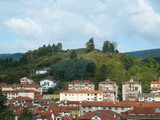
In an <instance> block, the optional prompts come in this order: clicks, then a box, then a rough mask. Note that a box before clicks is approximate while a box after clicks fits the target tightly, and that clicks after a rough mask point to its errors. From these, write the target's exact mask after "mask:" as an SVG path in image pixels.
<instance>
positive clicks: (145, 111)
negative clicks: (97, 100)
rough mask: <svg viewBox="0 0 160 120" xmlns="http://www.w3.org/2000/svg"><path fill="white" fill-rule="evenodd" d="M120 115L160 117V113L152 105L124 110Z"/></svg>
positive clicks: (150, 119)
mask: <svg viewBox="0 0 160 120" xmlns="http://www.w3.org/2000/svg"><path fill="white" fill-rule="evenodd" d="M120 116H121V117H122V118H125V119H129V118H132V119H149V120H152V119H154V120H155V119H160V113H156V112H155V110H154V109H153V108H152V107H138V108H134V109H133V110H128V111H126V112H122V114H121V115H120Z"/></svg>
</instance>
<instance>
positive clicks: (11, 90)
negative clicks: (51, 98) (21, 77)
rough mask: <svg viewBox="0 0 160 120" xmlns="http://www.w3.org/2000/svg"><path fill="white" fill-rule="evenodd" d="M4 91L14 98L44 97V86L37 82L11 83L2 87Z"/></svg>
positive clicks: (9, 97)
mask: <svg viewBox="0 0 160 120" xmlns="http://www.w3.org/2000/svg"><path fill="white" fill-rule="evenodd" d="M2 93H3V94H4V95H6V96H7V98H8V99H13V98H16V97H18V96H22V97H30V98H32V99H37V98H41V97H42V87H41V86H40V85H37V84H10V85H5V86H3V87H2Z"/></svg>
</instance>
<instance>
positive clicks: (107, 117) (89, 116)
mask: <svg viewBox="0 0 160 120" xmlns="http://www.w3.org/2000/svg"><path fill="white" fill-rule="evenodd" d="M95 116H96V117H99V118H101V120H117V119H116V118H114V117H113V116H111V115H108V114H107V113H104V112H101V111H95V112H88V113H86V114H84V115H82V116H80V117H79V120H81V119H85V120H90V119H92V118H93V117H95Z"/></svg>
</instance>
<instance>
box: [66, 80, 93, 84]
mask: <svg viewBox="0 0 160 120" xmlns="http://www.w3.org/2000/svg"><path fill="white" fill-rule="evenodd" d="M86 82H87V83H93V82H91V81H90V80H83V81H81V80H74V81H71V82H68V83H86Z"/></svg>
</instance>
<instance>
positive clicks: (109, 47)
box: [102, 40, 118, 54]
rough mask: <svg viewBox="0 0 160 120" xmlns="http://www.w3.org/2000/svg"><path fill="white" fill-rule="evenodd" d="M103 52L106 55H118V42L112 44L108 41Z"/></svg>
mask: <svg viewBox="0 0 160 120" xmlns="http://www.w3.org/2000/svg"><path fill="white" fill-rule="evenodd" d="M102 51H103V52H104V53H109V54H113V53H118V50H117V43H116V42H110V41H108V40H106V41H104V43H103V47H102Z"/></svg>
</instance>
